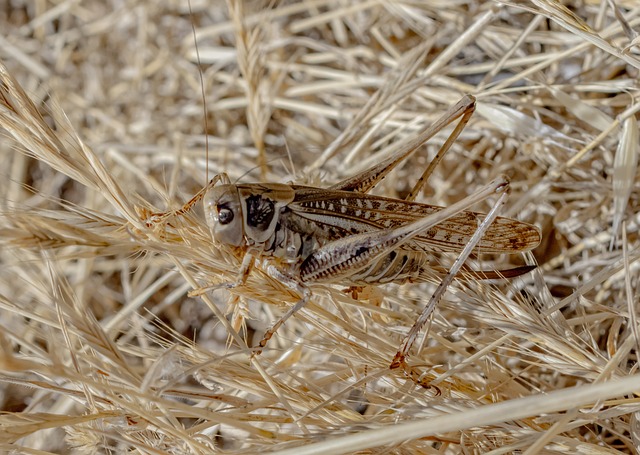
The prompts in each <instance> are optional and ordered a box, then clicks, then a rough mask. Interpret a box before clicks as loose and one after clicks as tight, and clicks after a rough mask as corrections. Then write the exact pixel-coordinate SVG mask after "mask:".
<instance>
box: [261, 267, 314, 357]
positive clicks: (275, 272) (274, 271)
mask: <svg viewBox="0 0 640 455" xmlns="http://www.w3.org/2000/svg"><path fill="white" fill-rule="evenodd" d="M266 272H267V273H268V274H269V275H270V276H272V277H273V278H275V279H277V280H278V281H280V282H281V283H282V284H284V285H285V286H287V287H288V288H289V289H293V290H294V291H296V292H297V293H298V294H299V295H301V296H302V298H301V299H300V300H298V301H297V302H296V304H295V305H293V306H292V307H291V308H289V310H287V312H286V313H285V314H284V315H282V317H281V318H280V319H278V320H277V321H276V323H275V324H273V326H271V328H270V329H269V330H267V331H266V332H265V334H264V337H263V338H262V340H261V341H260V343H258V347H257V348H256V350H255V351H254V355H259V354H260V353H261V352H262V348H264V347H265V346H266V345H267V343H268V342H269V340H270V339H271V337H272V336H273V335H274V334H275V333H276V332H277V331H278V329H279V328H280V326H281V325H282V324H284V322H285V321H286V320H287V319H289V318H290V317H291V316H293V315H294V314H295V313H297V312H298V311H299V310H300V309H302V307H304V306H305V305H306V304H307V302H309V299H310V298H311V291H309V288H307V287H306V286H304V285H303V284H301V283H299V282H298V281H296V280H295V279H293V278H291V277H289V276H287V275H285V274H284V273H282V272H281V271H280V270H279V269H278V268H277V267H276V266H274V265H270V266H268V267H267V268H266Z"/></svg>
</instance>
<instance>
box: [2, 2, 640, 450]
mask: <svg viewBox="0 0 640 455" xmlns="http://www.w3.org/2000/svg"><path fill="white" fill-rule="evenodd" d="M563 5H564V6H563ZM191 7H192V9H193V14H190V13H189V5H188V3H187V0H172V1H170V0H164V1H155V2H151V1H149V2H137V1H133V0H108V1H102V0H100V1H98V0H95V1H94V0H84V1H62V0H60V1H53V0H51V1H47V0H33V1H21V0H5V1H4V2H0V31H1V32H0V60H1V61H2V62H3V63H4V65H5V66H6V71H7V72H8V73H3V74H2V76H1V77H2V82H0V131H2V136H1V137H0V154H1V157H0V162H1V163H2V166H0V173H1V174H0V194H1V195H2V197H1V199H0V201H1V206H0V209H1V211H2V216H1V218H0V223H1V227H0V241H1V242H2V251H1V252H0V257H1V259H0V261H1V264H2V265H1V267H2V268H1V273H0V371H1V373H0V408H1V409H2V411H4V412H3V414H1V415H0V451H3V452H8V451H10V450H15V451H17V452H21V453H38V454H43V453H95V452H102V453H124V452H128V451H129V452H139V453H152V454H163V453H210V452H211V451H220V452H222V451H224V453H257V452H258V451H260V452H272V451H273V452H278V453H298V454H304V453H355V452H358V453H407V454H409V453H429V454H431V453H459V452H462V451H465V452H466V453H486V452H491V451H494V452H492V453H510V452H518V453H520V452H523V453H631V452H633V451H634V450H635V449H634V447H636V446H637V445H638V444H639V443H640V430H639V422H638V416H640V414H638V413H639V412H640V402H639V401H638V395H637V394H634V393H633V392H634V391H636V392H637V391H639V390H640V376H638V375H637V365H638V359H637V353H638V346H640V337H639V335H638V325H637V324H638V321H637V317H636V305H637V302H638V295H637V294H638V293H637V286H638V262H637V260H638V257H639V252H638V246H639V244H640V241H639V239H638V218H637V211H638V204H639V201H638V193H637V188H638V185H637V183H636V178H635V177H636V161H637V153H638V133H637V128H638V126H637V123H636V119H635V117H634V115H633V114H634V112H635V111H637V110H638V108H639V107H640V106H639V105H638V101H637V98H636V95H637V91H638V81H637V78H638V71H639V69H640V56H639V52H640V47H638V46H636V45H635V44H636V43H637V42H638V35H637V31H638V30H640V16H639V14H638V13H639V12H640V10H639V9H638V5H637V3H636V2H635V1H634V0H626V1H623V0H618V1H617V4H616V5H614V3H613V2H612V1H609V2H608V1H604V0H602V1H598V0H582V1H565V2H562V4H560V3H558V2H555V1H553V0H531V1H518V2H504V3H501V2H498V1H477V0H468V1H465V0H460V1H438V0H434V1H395V0H393V1H382V0H363V1H343V0H335V1H330V0H312V1H301V2H286V1H283V2H278V1H274V2H271V3H269V2H259V1H251V2H244V3H243V2H234V1H232V0H229V1H228V2H226V3H225V2H215V1H211V2H205V1H202V0H192V2H191ZM192 24H193V26H194V27H195V30H196V35H197V44H198V46H199V51H200V59H201V62H202V72H203V79H204V99H205V100H206V106H207V112H208V114H207V122H206V128H207V130H206V133H207V134H208V138H209V139H208V145H209V153H208V157H209V160H208V161H206V154H205V122H204V114H203V108H202V104H203V94H202V91H201V86H200V80H199V70H198V65H197V59H196V53H195V46H194V38H193V35H192ZM12 78H15V80H16V81H18V82H19V84H20V85H21V86H22V87H23V88H24V90H25V92H26V95H24V94H23V93H21V91H20V89H19V88H18V87H17V86H15V85H14V82H13V79H12ZM465 93H469V94H473V95H475V96H476V97H477V98H478V110H477V112H476V114H475V115H474V117H473V118H472V120H471V122H470V124H469V125H468V127H467V128H466V129H465V131H464V132H463V134H462V136H461V137H460V139H459V140H458V141H457V143H456V145H455V146H454V148H453V149H452V151H451V152H449V155H448V156H447V157H446V158H445V160H444V162H443V163H442V164H441V165H440V166H439V168H438V169H437V170H436V174H435V175H434V176H433V177H432V178H431V180H430V187H431V190H430V191H428V194H427V195H425V199H424V200H425V201H429V202H430V203H434V204H440V205H448V204H451V203H452V202H455V201H458V200H460V199H462V198H463V197H464V196H466V195H468V194H470V193H471V192H473V191H474V190H475V189H476V188H478V187H479V186H480V185H482V184H484V183H487V182H489V181H490V180H491V179H492V178H493V177H495V176H496V175H498V174H500V173H506V174H507V175H509V176H510V178H511V180H512V196H511V198H510V200H509V203H508V205H507V208H506V209H505V214H506V216H510V217H514V218H518V219H520V220H523V221H527V222H530V223H534V224H536V225H537V226H539V227H540V228H541V231H542V235H543V241H542V243H541V245H540V246H539V247H538V248H537V249H536V250H534V251H533V253H532V255H529V256H528V258H523V257H515V256H514V257H509V256H504V257H501V258H484V259H485V261H484V262H483V258H482V257H481V258H477V259H479V260H477V261H474V267H477V268H479V267H482V264H484V267H485V268H487V267H489V268H491V267H492V265H487V262H486V260H489V259H490V260H492V261H494V262H493V263H490V264H493V266H495V267H496V268H507V267H510V266H514V265H520V264H523V263H524V262H523V260H524V259H526V260H527V261H529V262H531V261H533V260H535V261H536V262H537V264H538V265H539V267H538V268H537V269H536V270H535V271H534V272H532V273H529V274H527V275H525V276H523V277H520V278H518V279H515V280H512V281H511V282H508V283H474V282H459V283H456V284H455V285H454V286H452V288H451V289H450V292H448V293H447V295H446V296H445V298H444V299H443V301H441V302H440V305H439V306H438V309H437V310H436V312H435V315H434V320H433V322H432V323H431V325H430V330H429V336H428V338H427V341H426V342H425V345H424V347H423V349H422V350H421V351H420V352H418V350H417V348H416V349H415V350H414V351H413V354H412V356H411V357H410V362H411V363H412V364H413V365H415V366H416V367H418V368H420V369H421V370H422V371H424V372H425V373H427V377H428V379H429V380H430V382H431V383H432V384H434V385H437V386H438V387H439V388H440V389H441V390H442V395H441V396H435V393H434V390H433V389H432V390H426V389H424V388H421V387H419V386H416V385H415V384H414V383H413V382H411V381H410V380H408V379H407V378H405V377H404V376H403V375H402V373H401V372H398V371H390V370H389V369H388V366H389V363H390V361H391V359H392V357H393V355H394V354H395V352H396V350H397V348H398V345H399V344H400V342H401V340H402V338H403V335H404V334H406V332H407V331H408V330H409V328H410V327H411V325H412V323H413V321H414V320H415V318H416V317H417V315H418V314H419V312H420V309H421V308H422V306H423V305H424V304H425V303H426V300H427V298H428V297H429V295H430V293H431V292H432V291H433V289H434V285H433V284H427V285H405V286H386V287H379V288H378V290H379V292H380V296H381V299H376V298H373V297H372V298H367V296H366V295H361V296H359V298H358V299H357V300H354V299H353V298H352V296H351V295H350V294H348V293H345V292H343V289H342V288H340V287H333V286H314V287H313V299H312V302H311V303H310V304H309V306H308V308H306V309H304V310H303V311H301V312H300V313H299V314H298V315H296V316H295V317H293V318H292V319H291V320H289V321H288V322H287V323H286V324H285V326H284V327H283V328H282V329H281V330H280V331H279V333H278V335H277V336H276V337H275V338H274V339H273V340H271V342H270V344H269V346H268V347H267V349H266V350H265V352H264V353H263V355H262V356H260V357H258V358H257V359H256V360H255V361H253V362H252V361H251V360H250V358H249V353H250V351H249V349H248V347H251V346H253V345H255V343H256V342H257V340H259V339H260V337H261V336H262V333H263V331H264V330H265V329H266V328H267V327H268V326H269V325H270V324H271V323H272V322H273V321H275V320H276V319H277V317H278V316H279V315H280V314H282V312H283V310H284V309H286V308H288V306H289V305H291V304H292V303H293V302H295V301H296V298H297V296H296V295H294V294H292V293H291V292H289V291H287V290H286V288H284V287H283V286H282V285H281V284H279V283H278V282H276V281H275V280H273V279H272V278H269V277H268V276H267V275H266V274H265V273H263V272H261V271H260V270H256V271H255V272H254V273H253V274H252V275H251V277H250V279H249V281H248V283H247V285H246V286H245V287H242V288H239V289H236V290H233V292H231V293H229V292H226V291H217V292H214V293H210V294H208V295H205V296H203V297H202V298H199V297H194V298H190V297H188V296H187V292H188V291H189V290H191V289H193V288H197V287H199V286H204V285H207V284H211V283H216V282H229V281H233V280H234V279H235V272H236V271H237V270H238V268H239V258H237V257H235V256H234V255H233V254H232V252H230V251H228V250H227V249H225V248H221V247H220V246H219V245H215V244H213V243H212V241H211V240H210V234H209V232H208V228H207V226H206V225H205V223H204V219H203V217H202V213H201V210H199V209H196V210H194V211H193V212H192V213H189V214H187V215H186V216H184V217H181V218H180V219H176V220H173V221H172V222H171V225H170V226H167V227H166V229H163V228H162V227H161V226H156V228H155V229H152V228H149V227H147V226H146V225H145V224H144V223H143V222H142V219H141V215H144V213H145V210H147V211H148V210H152V211H153V210H168V209H175V208H178V207H180V205H181V204H182V203H184V202H185V201H187V200H188V199H189V198H190V197H191V196H192V195H193V194H195V192H196V191H198V189H200V188H201V187H202V186H203V184H204V182H205V181H206V178H207V168H208V175H209V177H210V176H211V175H212V174H215V173H218V172H222V171H224V172H227V173H229V175H230V176H231V179H232V180H235V179H238V178H240V179H241V181H244V182H250V181H275V182H285V181H290V180H291V181H296V182H306V183H313V184H316V185H326V184H329V183H331V182H336V181H338V180H339V179H340V178H343V177H345V176H348V175H350V174H352V173H353V172H355V171H356V170H358V169H362V168H363V167H364V166H366V165H367V163H371V162H376V161H379V160H380V159H381V158H380V157H381V156H384V154H385V153H388V152H389V150H392V149H393V147H394V144H396V143H397V142H396V141H398V140H401V139H402V138H407V137H411V136H412V134H415V133H416V132H417V131H418V130H419V129H420V128H423V127H424V126H425V125H427V124H428V123H429V122H431V121H433V120H434V119H435V118H437V117H438V116H439V115H441V114H442V113H443V112H444V111H445V110H446V109H447V107H448V106H450V105H451V104H453V103H455V102H456V101H457V100H459V99H460V98H461V97H462V95H463V94H465ZM25 96H28V97H29V98H30V99H31V100H32V101H33V103H34V105H30V104H28V102H27V101H26V98H25ZM63 113H64V114H63ZM40 114H41V115H42V117H40ZM445 137H446V135H445V134H441V135H439V136H438V137H437V138H435V139H434V140H433V141H431V142H430V143H429V145H428V146H426V147H424V148H423V149H422V150H421V151H420V152H419V153H417V154H416V156H415V157H414V158H412V159H411V160H410V162H409V163H407V165H406V166H404V167H403V168H402V169H400V170H398V171H394V173H393V175H391V176H390V177H389V178H388V179H386V180H385V181H384V183H383V184H382V185H381V186H380V188H379V189H376V191H377V192H379V193H381V194H386V195H389V196H396V197H402V195H404V194H406V192H407V191H408V190H409V189H410V188H411V186H412V184H413V182H414V181H415V179H416V178H417V177H418V176H419V175H420V173H421V172H422V170H423V169H424V168H425V166H426V164H427V163H428V161H429V157H430V156H432V154H433V153H434V152H435V150H436V149H437V144H439V143H441V142H442V141H443V140H444V138H445ZM488 207H489V205H488V204H485V205H484V206H480V207H478V209H479V210H488ZM616 239H617V240H616ZM438 260H442V261H444V262H446V263H447V264H449V263H450V260H451V258H444V257H442V258H439V259H438ZM380 296H378V297H380ZM380 300H381V301H380ZM221 319H223V320H224V321H228V322H225V323H222V322H221ZM234 332H235V335H230V333H234ZM245 340H246V341H245ZM573 386H579V388H576V389H573V388H572V387H573ZM286 450H291V452H286Z"/></svg>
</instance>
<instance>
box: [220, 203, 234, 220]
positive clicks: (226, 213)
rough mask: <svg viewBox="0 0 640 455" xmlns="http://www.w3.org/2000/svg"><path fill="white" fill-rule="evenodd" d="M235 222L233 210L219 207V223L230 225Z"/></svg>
mask: <svg viewBox="0 0 640 455" xmlns="http://www.w3.org/2000/svg"><path fill="white" fill-rule="evenodd" d="M232 221H233V210H231V209H230V208H227V207H218V223H220V224H229V223H231V222H232Z"/></svg>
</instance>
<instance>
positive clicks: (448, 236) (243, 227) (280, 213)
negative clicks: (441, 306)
mask: <svg viewBox="0 0 640 455" xmlns="http://www.w3.org/2000/svg"><path fill="white" fill-rule="evenodd" d="M204 203H205V207H206V211H207V219H208V221H209V223H210V226H211V228H212V233H213V236H214V238H215V239H216V241H218V242H220V243H222V244H226V245H230V246H235V247H244V248H246V249H247V250H248V252H249V254H252V255H254V256H256V257H261V258H271V262H273V263H274V265H276V267H278V268H279V269H280V270H281V271H282V272H283V273H284V274H285V275H287V276H288V277H290V278H291V279H293V280H296V281H298V282H300V283H307V282H314V283H318V282H325V283H335V284H342V285H346V286H358V285H369V284H384V283H392V282H393V283H399V284H400V283H405V282H407V281H411V282H417V281H424V280H426V279H427V278H428V277H433V276H434V273H433V271H432V270H431V267H430V266H429V262H430V258H431V257H432V256H430V254H431V253H434V252H460V251H461V250H462V248H463V247H464V246H465V245H466V244H467V243H468V241H469V239H470V238H471V236H472V235H473V233H474V232H475V230H476V229H477V226H478V225H479V224H480V223H481V222H482V219H483V218H484V215H483V214H481V213H475V212H469V211H464V212H461V213H458V214H456V215H453V216H451V217H449V218H448V219H447V220H446V221H444V222H441V223H439V224H437V225H435V226H434V227H432V228H430V229H429V230H427V231H426V232H425V233H422V234H420V235H417V236H415V237H414V238H413V239H411V240H409V241H407V242H405V243H403V244H402V245H400V246H399V247H398V248H397V249H395V250H392V251H389V252H386V253H381V254H380V257H378V258H376V259H375V261H373V262H372V263H369V264H367V265H364V266H362V267H360V268H351V269H350V270H349V273H348V275H346V276H345V275H344V274H341V273H336V270H332V273H323V274H316V273H314V272H315V270H314V266H315V265H316V264H317V262H318V259H319V258H318V257H317V256H316V255H315V253H316V252H317V251H318V250H320V249H321V248H322V247H325V246H327V245H329V244H331V243H332V242H336V241H338V240H340V239H346V238H349V237H352V236H354V235H366V234H367V233H371V232H375V231H381V230H390V229H394V228H397V227H399V226H404V225H407V224H409V223H412V222H414V221H416V220H418V219H421V218H424V217H425V216H429V215H431V214H433V213H436V212H438V211H440V210H442V208H441V207H437V206H433V205H428V204H422V203H418V202H408V201H403V200H399V199H392V198H387V197H381V196H373V195H369V194H365V193H360V192H357V191H343V190H335V189H328V190H323V189H319V188H315V187H307V186H301V185H285V184H260V183H254V184H239V185H232V184H226V185H221V186H218V187H214V189H212V190H210V191H209V192H208V193H207V195H206V196H205V201H204ZM538 242H539V233H538V231H537V229H536V228H535V227H533V226H531V225H529V224H527V223H522V222H520V221H516V220H512V219H509V218H504V217H498V218H497V219H496V220H495V221H494V222H493V223H492V224H491V226H490V227H489V228H488V230H487V232H486V233H485V236H484V237H483V238H482V240H480V242H479V243H478V245H477V246H476V251H477V252H482V253H514V252H518V251H526V250H528V249H531V248H532V247H534V246H535V245H537V243H538ZM334 245H335V248H333V249H332V250H331V254H333V255H340V254H345V255H349V256H354V257H355V256H357V255H358V251H351V249H349V248H346V247H345V248H344V249H341V248H340V245H339V244H337V243H334ZM357 248H360V249H362V248H363V246H362V245H358V246H357ZM343 250H344V251H343ZM348 266H349V265H348V264H345V265H344V267H348Z"/></svg>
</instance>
